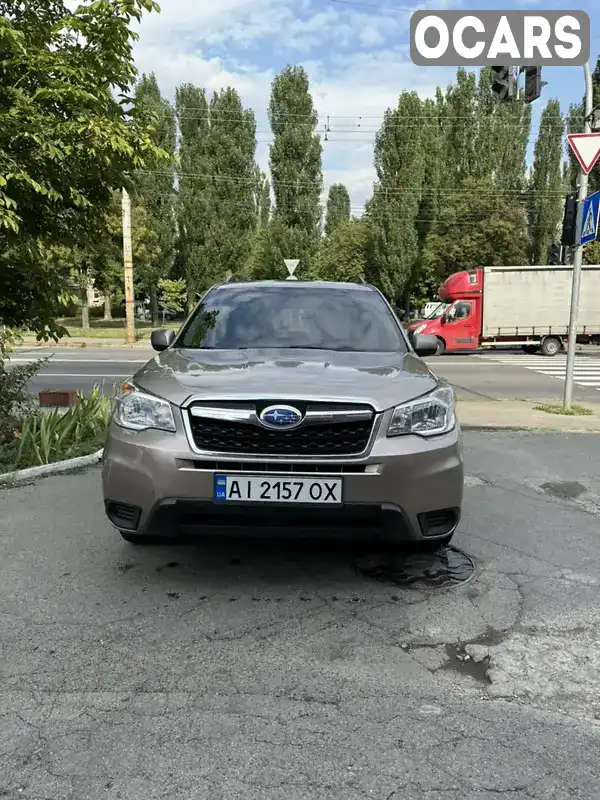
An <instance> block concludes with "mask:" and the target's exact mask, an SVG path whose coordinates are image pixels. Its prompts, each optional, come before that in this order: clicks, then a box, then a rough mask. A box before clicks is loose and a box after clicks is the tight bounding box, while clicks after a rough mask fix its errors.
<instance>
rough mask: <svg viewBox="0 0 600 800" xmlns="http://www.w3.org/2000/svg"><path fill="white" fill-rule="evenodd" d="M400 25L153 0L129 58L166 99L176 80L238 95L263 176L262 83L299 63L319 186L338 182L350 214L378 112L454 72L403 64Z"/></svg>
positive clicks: (315, 12) (240, 0)
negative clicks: (153, 77) (309, 102)
mask: <svg viewBox="0 0 600 800" xmlns="http://www.w3.org/2000/svg"><path fill="white" fill-rule="evenodd" d="M438 5H439V0H438ZM442 5H444V2H443V0H442ZM408 18H409V14H403V13H400V14H392V13H388V14H385V13H378V12H373V13H367V12H365V11H361V10H359V8H358V7H357V8H353V7H352V6H351V5H348V6H344V5H342V4H340V5H339V7H338V6H337V5H336V6H334V5H333V4H328V3H327V2H326V0H301V1H300V2H299V1H298V0H295V1H294V0H213V2H212V3H208V2H199V0H162V13H161V14H160V15H158V14H152V15H149V16H148V17H147V18H146V19H145V20H144V22H143V23H142V25H141V28H140V40H139V42H138V43H137V44H136V47H135V56H136V62H137V64H138V67H139V69H140V70H141V71H145V72H149V71H154V72H156V74H157V77H158V80H159V83H160V85H161V88H162V90H163V92H164V93H165V94H167V95H168V96H170V97H173V95H174V90H175V87H176V86H177V85H178V84H179V83H181V82H184V81H185V82H192V83H195V84H197V85H199V86H203V87H205V88H206V89H207V90H208V91H209V92H211V91H215V90H218V89H220V88H222V87H225V86H229V85H230V86H234V87H235V88H236V89H238V91H239V92H240V94H241V96H242V100H243V102H244V104H245V105H246V106H248V107H251V108H254V110H255V111H256V116H257V127H258V133H257V139H258V140H259V143H258V151H257V158H258V160H259V163H260V164H261V167H262V168H263V169H265V170H266V168H267V166H268V146H269V141H270V140H271V134H270V130H269V126H268V121H267V116H266V110H267V106H268V101H269V93H270V87H271V81H272V79H273V76H274V74H275V72H277V71H278V70H279V69H281V68H282V67H283V66H284V64H285V63H286V62H288V61H289V62H292V63H301V64H302V65H303V66H304V67H305V69H306V70H307V72H308V74H309V77H310V81H311V91H312V95H313V98H314V103H315V107H316V109H317V111H318V113H319V129H320V132H321V133H322V134H324V133H325V126H326V124H327V121H328V117H329V128H330V130H329V132H327V139H328V140H327V141H324V142H323V166H324V183H325V184H326V185H330V184H331V183H336V182H343V183H345V184H346V185H347V186H348V189H349V191H350V196H351V199H352V208H353V212H354V213H358V212H359V210H360V208H361V207H362V204H363V203H364V201H365V200H366V199H367V198H368V197H369V195H370V194H371V188H372V182H373V180H374V172H373V168H372V160H373V152H372V148H373V140H374V136H375V132H376V130H377V128H378V127H379V125H380V124H381V119H382V117H383V114H384V112H385V110H386V109H387V108H389V107H393V106H394V105H395V104H396V102H397V99H398V95H399V93H400V92H401V91H402V90H404V89H414V90H416V91H418V92H419V94H421V95H423V96H428V95H431V94H432V93H433V92H434V91H435V86H436V85H437V84H438V83H441V84H442V85H445V84H446V83H447V82H448V80H450V78H451V77H452V73H453V70H440V71H438V70H434V69H431V68H428V69H423V68H419V67H416V66H415V65H413V64H412V63H411V62H410V60H409V58H408V54H407V47H406V38H405V36H406V28H407V24H408ZM225 45H226V46H225Z"/></svg>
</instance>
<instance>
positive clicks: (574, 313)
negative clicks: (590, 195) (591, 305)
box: [563, 64, 593, 411]
mask: <svg viewBox="0 0 600 800" xmlns="http://www.w3.org/2000/svg"><path fill="white" fill-rule="evenodd" d="M583 74H584V76H585V118H584V125H585V128H584V133H591V132H592V109H593V86H592V76H591V73H590V67H589V65H588V64H584V65H583ZM587 191H588V176H587V173H586V172H585V171H584V169H583V168H581V167H580V169H579V187H578V192H577V228H576V230H577V239H576V242H575V249H574V251H573V280H572V284H571V313H570V315H569V344H568V347H567V370H566V374H565V395H564V402H563V405H564V410H565V411H568V410H570V408H571V403H572V402H573V367H574V365H575V347H576V345H577V317H578V313H579V287H580V285H581V265H582V263H583V245H582V244H581V243H580V242H579V231H580V230H581V213H582V211H583V201H584V200H585V198H586V197H587Z"/></svg>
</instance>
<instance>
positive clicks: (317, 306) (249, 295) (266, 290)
mask: <svg viewBox="0 0 600 800" xmlns="http://www.w3.org/2000/svg"><path fill="white" fill-rule="evenodd" d="M175 344H176V346H177V347H189V348H205V349H206V348H208V349H211V350H240V349H245V348H250V347H252V348H308V349H318V350H340V351H344V350H345V351H349V352H365V353H367V352H377V353H384V352H394V351H395V352H397V351H402V352H406V350H407V347H406V343H405V341H404V339H403V337H402V334H401V333H400V331H399V329H398V326H397V324H396V322H395V320H394V318H393V316H392V314H391V313H390V311H389V309H388V308H387V306H386V305H385V303H384V302H383V300H382V298H381V297H380V295H379V294H377V293H376V292H373V291H367V290H360V289H356V288H353V287H350V286H349V287H348V288H347V289H346V288H340V287H336V288H334V287H331V288H330V287H326V286H322V285H321V286H317V285H315V286H314V287H313V286H307V285H306V284H304V285H300V286H294V285H290V284H287V285H285V286H277V285H275V286H274V285H270V286H269V285H265V284H262V285H252V286H249V285H240V286H232V285H228V286H223V287H218V288H216V289H213V290H212V291H211V292H209V294H208V295H207V296H206V297H205V299H204V303H203V305H202V306H201V307H199V308H198V309H197V310H196V313H195V314H194V315H193V316H192V318H191V319H190V320H189V321H188V323H187V324H186V326H185V328H184V329H183V331H182V332H181V335H180V336H179V337H178V339H177V342H176V343H175Z"/></svg>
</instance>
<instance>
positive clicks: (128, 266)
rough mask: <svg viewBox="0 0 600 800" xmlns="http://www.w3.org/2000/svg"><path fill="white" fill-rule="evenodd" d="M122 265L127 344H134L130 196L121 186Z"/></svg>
mask: <svg viewBox="0 0 600 800" xmlns="http://www.w3.org/2000/svg"><path fill="white" fill-rule="evenodd" d="M122 210H123V265H124V267H125V316H126V320H127V344H135V305H134V303H135V301H134V296H133V248H132V246H131V198H130V197H129V192H128V191H127V189H126V188H125V187H123V202H122Z"/></svg>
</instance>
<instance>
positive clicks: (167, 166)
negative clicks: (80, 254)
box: [133, 73, 176, 324]
mask: <svg viewBox="0 0 600 800" xmlns="http://www.w3.org/2000/svg"><path fill="white" fill-rule="evenodd" d="M135 101H136V111H137V113H138V115H139V116H140V118H141V119H143V120H144V121H145V122H146V124H147V125H148V127H149V130H150V131H151V134H150V135H151V137H152V140H153V142H154V144H155V145H156V146H157V147H159V148H161V149H162V150H163V151H165V152H167V153H168V154H169V155H170V156H171V158H172V160H171V161H170V162H168V163H165V162H164V161H158V160H157V159H156V158H154V159H150V160H149V161H148V162H147V166H146V167H145V169H144V170H140V171H138V172H136V173H135V177H134V187H133V189H134V191H133V203H134V205H141V206H143V208H144V210H145V222H146V226H147V228H148V229H149V230H150V231H152V234H153V236H154V239H155V242H156V246H155V252H156V254H157V255H156V258H155V259H152V260H151V261H149V262H148V263H147V264H145V265H144V269H143V270H141V271H139V272H138V273H137V274H136V278H138V280H139V283H140V284H141V286H142V287H143V289H144V290H145V291H146V292H147V293H148V295H149V297H150V313H151V316H152V323H153V324H154V323H155V322H156V320H157V318H158V282H159V281H160V280H162V279H164V278H168V277H169V275H170V273H171V269H172V267H173V260H174V257H175V233H176V221H175V206H174V204H175V189H174V180H175V162H174V158H173V156H174V155H175V141H176V124H175V110H174V109H173V107H172V106H171V104H170V103H169V102H168V100H166V99H165V98H163V97H162V95H161V93H160V89H159V87H158V82H157V80H156V75H155V74H154V73H151V74H150V75H142V77H141V79H140V81H139V83H138V84H137V86H136V90H135Z"/></svg>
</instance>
